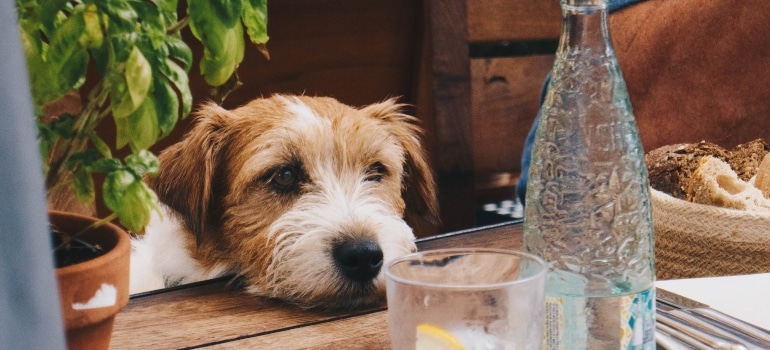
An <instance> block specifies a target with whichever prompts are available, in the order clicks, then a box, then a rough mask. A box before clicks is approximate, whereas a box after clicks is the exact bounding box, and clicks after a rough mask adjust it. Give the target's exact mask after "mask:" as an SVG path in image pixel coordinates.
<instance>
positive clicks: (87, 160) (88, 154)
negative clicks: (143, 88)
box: [64, 148, 99, 170]
mask: <svg viewBox="0 0 770 350" xmlns="http://www.w3.org/2000/svg"><path fill="white" fill-rule="evenodd" d="M97 159H99V152H98V151H96V150H95V149H93V148H89V149H86V150H84V151H83V152H78V153H75V154H73V155H71V156H70V157H69V158H67V160H66V161H65V164H64V168H65V169H67V170H75V168H78V167H80V165H82V166H83V167H88V166H90V165H91V164H93V163H94V162H95V161H96V160H97Z"/></svg>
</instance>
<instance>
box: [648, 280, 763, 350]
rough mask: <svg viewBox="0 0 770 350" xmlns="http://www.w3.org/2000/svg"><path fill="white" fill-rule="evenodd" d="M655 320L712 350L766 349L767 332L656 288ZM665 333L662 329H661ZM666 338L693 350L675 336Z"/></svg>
mask: <svg viewBox="0 0 770 350" xmlns="http://www.w3.org/2000/svg"><path fill="white" fill-rule="evenodd" d="M656 293H657V302H656V307H657V310H658V312H657V314H656V321H658V323H660V324H661V325H663V327H658V330H662V328H664V327H669V328H672V329H673V331H678V332H680V333H684V334H686V335H687V336H689V337H690V338H693V339H695V340H697V341H699V342H701V343H702V344H703V345H706V346H708V347H709V348H712V349H770V332H768V331H766V330H764V329H762V328H759V327H757V326H754V325H751V324H748V323H746V322H743V321H740V320H738V319H736V318H734V317H732V316H729V315H726V314H724V313H721V312H719V311H716V310H714V309H712V308H710V307H709V305H706V304H704V303H700V302H698V301H695V300H692V299H689V298H687V297H684V296H681V295H678V294H676V293H672V292H669V291H666V290H663V289H660V288H657V290H656ZM662 331H663V332H666V331H665V330H662ZM670 331H671V330H670V329H669V335H671V336H672V337H674V338H676V339H679V340H680V341H682V342H684V343H687V344H688V345H690V346H695V348H700V347H698V346H696V345H692V344H690V343H688V341H687V340H683V339H681V337H680V336H678V334H677V333H674V334H671V333H670Z"/></svg>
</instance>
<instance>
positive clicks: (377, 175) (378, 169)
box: [366, 162, 388, 182]
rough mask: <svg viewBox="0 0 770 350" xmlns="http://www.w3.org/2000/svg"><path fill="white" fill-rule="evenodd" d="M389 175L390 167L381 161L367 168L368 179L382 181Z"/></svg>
mask: <svg viewBox="0 0 770 350" xmlns="http://www.w3.org/2000/svg"><path fill="white" fill-rule="evenodd" d="M387 175H388V169H387V168H385V165H383V164H382V163H380V162H376V163H374V164H372V165H370V166H369V167H368V168H366V181H374V182H380V181H382V178H383V177H385V176H387Z"/></svg>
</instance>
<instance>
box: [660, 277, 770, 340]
mask: <svg viewBox="0 0 770 350" xmlns="http://www.w3.org/2000/svg"><path fill="white" fill-rule="evenodd" d="M655 286H656V287H658V288H661V289H665V290H667V291H670V292H674V293H676V294H679V295H682V296H686V297H688V298H690V299H693V300H697V301H700V302H701V303H705V304H709V305H710V306H711V308H713V309H715V310H719V311H721V312H723V313H726V314H728V315H730V316H733V317H735V318H738V319H740V320H743V321H746V322H748V323H751V324H753V325H755V326H759V327H762V328H765V329H767V330H770V273H763V274H755V275H740V276H724V277H707V278H690V279H680V280H667V281H657V282H655Z"/></svg>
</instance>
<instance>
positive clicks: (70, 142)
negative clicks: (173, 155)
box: [16, 0, 268, 232]
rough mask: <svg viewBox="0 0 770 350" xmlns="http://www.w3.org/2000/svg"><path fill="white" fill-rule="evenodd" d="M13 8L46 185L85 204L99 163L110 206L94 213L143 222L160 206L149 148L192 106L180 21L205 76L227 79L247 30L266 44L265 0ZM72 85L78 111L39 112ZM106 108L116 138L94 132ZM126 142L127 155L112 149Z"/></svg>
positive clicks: (220, 82)
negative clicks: (197, 48) (149, 178)
mask: <svg viewBox="0 0 770 350" xmlns="http://www.w3.org/2000/svg"><path fill="white" fill-rule="evenodd" d="M183 4H185V5H184V6H183ZM16 8H17V12H18V16H19V17H18V18H19V26H20V33H21V40H22V44H23V47H24V50H25V54H26V59H27V66H28V70H29V77H30V85H31V89H32V96H33V100H34V106H35V108H36V111H38V112H37V114H38V117H37V124H38V130H39V144H40V152H41V155H42V158H43V159H44V160H45V162H44V163H45V164H44V169H43V170H44V172H45V179H46V185H47V187H48V191H49V194H50V193H52V192H53V191H55V190H57V189H59V188H60V187H62V186H71V189H72V192H73V193H74V194H75V196H76V197H77V198H78V199H79V200H80V201H81V202H84V203H89V204H91V203H93V201H94V200H95V196H96V195H95V193H96V191H95V188H94V178H93V176H94V174H95V173H102V174H104V176H105V181H104V185H103V188H102V198H101V199H102V200H103V201H104V204H105V206H106V207H107V208H109V209H110V210H111V211H112V214H110V215H109V217H107V218H104V219H103V220H101V222H105V221H111V220H113V219H116V218H117V219H119V221H120V223H121V224H122V225H123V226H125V227H126V228H128V229H129V230H131V231H134V232H141V231H142V230H143V228H144V226H145V225H146V224H147V223H148V222H149V219H150V213H151V211H152V210H157V209H158V204H157V196H156V195H155V193H153V191H152V190H151V189H150V188H149V187H148V186H147V185H146V184H145V183H144V182H143V181H142V178H143V177H144V176H145V175H148V174H153V173H155V172H157V170H158V159H157V158H156V157H155V155H153V154H152V153H151V152H150V151H148V149H149V148H150V147H151V146H152V145H154V144H155V143H156V142H157V141H158V140H159V139H161V138H163V137H164V136H166V135H168V134H169V133H170V132H171V131H172V129H173V128H174V126H175V125H176V123H177V121H178V120H179V119H180V118H185V117H186V116H187V115H188V114H189V113H190V110H191V108H192V95H191V93H190V87H189V81H188V74H189V72H190V66H191V64H192V60H193V57H192V56H193V54H192V51H191V50H190V47H189V46H188V44H187V43H185V42H184V41H183V40H182V36H181V34H180V32H181V30H183V29H184V28H186V27H187V26H188V25H189V27H190V29H191V30H192V33H193V35H194V36H195V38H197V40H199V41H200V42H201V43H202V44H203V47H204V52H203V57H202V58H201V60H200V71H201V73H202V74H203V76H204V78H205V80H206V82H207V83H208V84H209V85H211V86H212V87H215V88H217V87H219V89H222V88H223V87H224V88H228V87H230V88H232V87H234V86H237V85H238V84H239V82H238V78H237V74H236V69H237V67H238V65H239V64H240V63H241V61H242V59H243V52H244V48H245V41H246V38H248V39H250V41H251V42H252V43H253V44H256V45H258V47H259V48H260V50H261V51H262V52H263V53H264V54H267V51H266V50H265V48H264V45H265V43H266V42H267V40H268V36H267V3H266V0H188V1H187V2H183V3H178V2H177V1H176V0H16ZM178 14H180V15H178ZM180 16H181V17H182V18H179V17H180ZM244 31H245V32H246V34H244ZM73 90H77V91H78V92H79V94H80V96H81V101H82V102H81V109H80V112H79V113H78V114H77V115H69V114H64V115H59V116H53V117H51V116H45V115H44V113H43V110H44V107H46V106H48V105H49V104H51V103H53V102H55V101H57V100H59V99H60V98H61V97H63V96H64V95H65V94H68V93H70V92H71V91H73ZM215 90H216V89H215ZM105 118H112V120H113V121H114V124H115V126H116V128H117V129H116V135H117V136H116V144H114V145H108V144H107V143H106V142H105V140H104V139H103V138H102V136H101V135H99V134H97V126H98V125H100V124H101V123H102V122H103V121H104V120H105ZM124 147H129V148H130V154H129V155H128V156H126V157H125V158H124V159H119V158H116V157H114V156H113V151H114V150H119V149H122V148H124Z"/></svg>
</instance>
